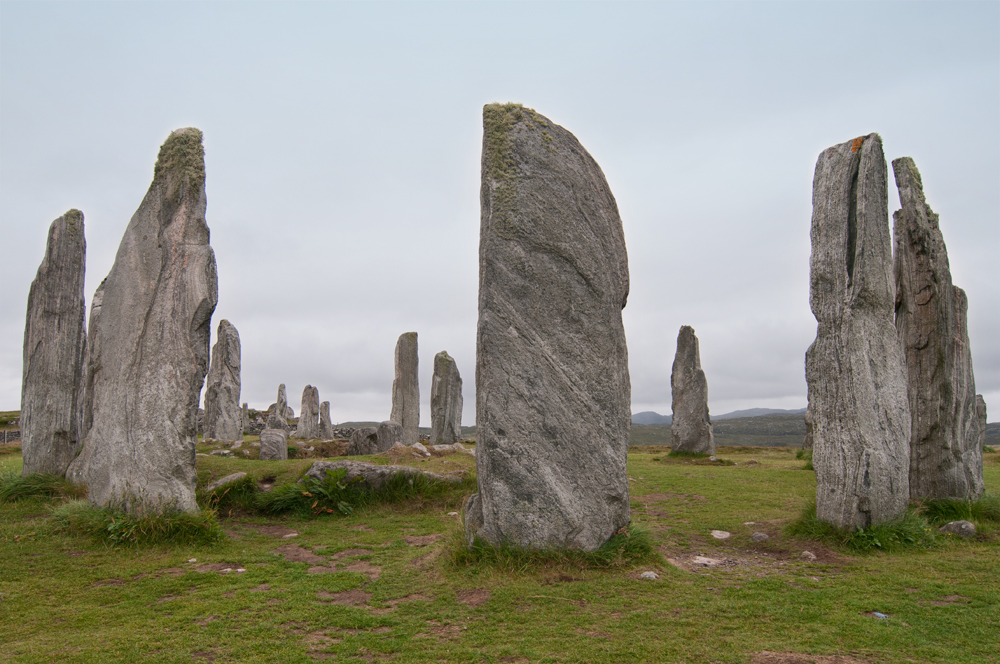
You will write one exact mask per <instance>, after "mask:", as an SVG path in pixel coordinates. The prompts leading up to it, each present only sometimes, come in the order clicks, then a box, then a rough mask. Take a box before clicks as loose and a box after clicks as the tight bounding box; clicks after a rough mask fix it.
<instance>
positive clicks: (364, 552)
mask: <svg viewBox="0 0 1000 664" xmlns="http://www.w3.org/2000/svg"><path fill="white" fill-rule="evenodd" d="M371 553H372V552H371V551H370V550H368V549H344V550H343V551H341V552H340V553H335V554H333V556H331V557H332V558H333V559H334V560H340V559H341V558H349V557H351V556H370V555H371Z"/></svg>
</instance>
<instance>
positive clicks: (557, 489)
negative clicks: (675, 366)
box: [465, 104, 631, 550]
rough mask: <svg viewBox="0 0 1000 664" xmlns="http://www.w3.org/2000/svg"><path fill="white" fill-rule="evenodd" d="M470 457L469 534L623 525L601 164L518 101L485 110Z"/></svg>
mask: <svg viewBox="0 0 1000 664" xmlns="http://www.w3.org/2000/svg"><path fill="white" fill-rule="evenodd" d="M480 202H481V222H480V235H479V325H478V332H477V338H476V431H477V433H476V438H477V441H476V470H477V473H478V485H479V492H478V493H477V494H474V495H473V496H472V497H471V498H470V499H469V502H468V503H467V505H466V508H465V509H466V535H467V538H468V539H469V541H470V543H471V542H472V541H473V539H474V538H475V537H476V536H478V537H480V538H482V539H483V540H485V541H487V542H490V543H493V544H500V543H503V542H507V543H511V544H514V545H517V546H522V547H528V548H543V547H568V548H571V549H582V550H592V549H595V548H597V547H599V546H601V545H602V544H603V543H604V542H606V541H607V540H608V539H609V538H611V537H612V536H613V535H614V534H615V533H616V532H618V530H619V529H621V528H622V527H624V526H626V525H628V523H629V520H630V516H629V492H628V482H627V476H626V470H625V462H626V452H627V446H628V438H629V427H630V420H631V413H630V401H631V386H630V383H629V374H628V351H627V348H626V345H625V331H624V328H623V326H622V316H621V310H622V309H623V308H624V307H625V301H626V299H627V297H628V290H629V277H628V257H627V255H626V251H625V237H624V233H623V230H622V222H621V218H620V217H619V214H618V206H617V204H616V203H615V199H614V196H613V195H612V194H611V190H610V188H609V187H608V184H607V181H606V180H605V178H604V174H603V173H602V172H601V169H600V167H599V166H598V165H597V163H596V162H595V161H594V159H593V158H592V157H591V156H590V154H588V153H587V151H586V150H585V149H584V148H583V146H582V145H580V143H579V141H577V139H576V137H574V136H573V135H572V134H571V133H570V132H568V131H567V130H565V129H563V128H562V127H560V126H558V125H556V124H554V123H553V122H551V121H549V120H547V119H546V118H544V117H542V116H541V115H539V114H538V113H536V112H535V111H532V110H530V109H527V108H524V107H522V106H520V105H518V104H505V105H500V104H490V105H488V106H486V107H485V108H484V109H483V157H482V187H481V189H480Z"/></svg>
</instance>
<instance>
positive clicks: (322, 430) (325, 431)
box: [319, 401, 333, 440]
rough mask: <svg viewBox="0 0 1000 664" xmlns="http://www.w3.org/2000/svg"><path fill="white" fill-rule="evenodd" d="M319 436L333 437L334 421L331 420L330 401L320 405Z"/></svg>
mask: <svg viewBox="0 0 1000 664" xmlns="http://www.w3.org/2000/svg"><path fill="white" fill-rule="evenodd" d="M319 437H320V438H322V439H323V440H330V439H331V438H333V422H331V421H330V402H329V401H324V402H323V403H321V404H320V405H319Z"/></svg>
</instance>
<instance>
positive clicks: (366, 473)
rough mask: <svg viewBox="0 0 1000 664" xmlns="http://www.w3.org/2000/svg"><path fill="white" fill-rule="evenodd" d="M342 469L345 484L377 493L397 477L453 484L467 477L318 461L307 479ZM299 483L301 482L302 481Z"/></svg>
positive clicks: (358, 463)
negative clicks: (362, 487) (418, 478)
mask: <svg viewBox="0 0 1000 664" xmlns="http://www.w3.org/2000/svg"><path fill="white" fill-rule="evenodd" d="M340 468H346V469H347V475H346V476H345V477H344V481H345V482H348V483H354V482H358V483H360V484H362V485H363V486H365V487H367V488H370V489H374V490H375V491H378V490H380V489H382V488H383V487H385V483H386V482H387V481H388V480H389V479H391V478H393V477H395V476H396V475H406V476H408V477H417V476H421V475H422V476H424V477H426V478H427V479H431V480H436V481H439V482H450V483H453V484H459V483H461V481H462V478H463V477H464V476H465V472H464V471H458V472H456V473H454V474H448V475H439V474H437V473H429V472H427V471H423V470H417V469H416V468H411V467H410V466H381V465H377V464H374V463H365V462H364V461H316V462H313V465H312V466H310V467H309V470H307V471H306V477H312V478H315V479H318V480H323V479H326V471H328V470H338V469H340ZM303 479H304V478H303ZM299 481H300V482H301V481H302V480H299Z"/></svg>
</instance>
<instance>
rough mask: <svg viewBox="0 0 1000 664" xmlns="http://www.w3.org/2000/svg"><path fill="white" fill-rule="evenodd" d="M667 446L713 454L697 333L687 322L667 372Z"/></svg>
mask: <svg viewBox="0 0 1000 664" xmlns="http://www.w3.org/2000/svg"><path fill="white" fill-rule="evenodd" d="M670 392H671V407H672V408H673V418H672V420H671V424H670V439H671V444H670V449H671V451H673V452H692V453H694V454H715V438H714V437H713V436H712V419H711V418H710V417H709V414H708V379H707V378H705V372H704V371H702V368H701V354H700V352H699V350H698V337H696V336H695V334H694V328H693V327H691V326H689V325H684V326H683V327H681V329H680V332H679V333H678V334H677V353H676V354H675V355H674V365H673V369H672V370H671V372H670Z"/></svg>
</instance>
